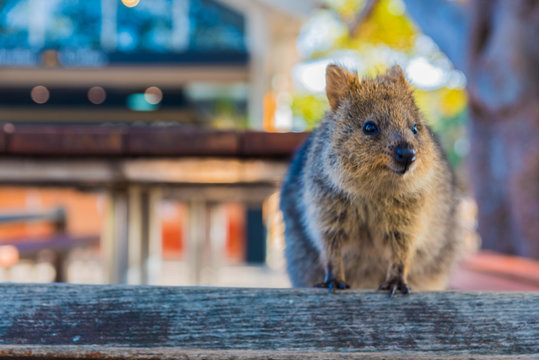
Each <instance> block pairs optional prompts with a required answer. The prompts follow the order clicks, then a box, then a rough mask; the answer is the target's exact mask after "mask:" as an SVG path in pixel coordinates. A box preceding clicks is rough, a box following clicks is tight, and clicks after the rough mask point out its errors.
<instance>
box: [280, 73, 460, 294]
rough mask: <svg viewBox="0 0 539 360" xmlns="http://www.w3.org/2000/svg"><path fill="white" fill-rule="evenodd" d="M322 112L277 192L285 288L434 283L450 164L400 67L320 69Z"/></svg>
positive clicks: (442, 279)
mask: <svg viewBox="0 0 539 360" xmlns="http://www.w3.org/2000/svg"><path fill="white" fill-rule="evenodd" d="M326 84H327V85H326V94H327V97H328V100H329V104H330V108H331V109H330V111H329V112H328V113H327V114H326V116H325V117H324V118H323V119H322V120H321V122H320V125H319V127H318V128H317V129H315V130H314V131H313V133H312V134H311V136H310V137H309V138H308V139H307V141H306V142H305V143H304V144H303V146H302V147H301V148H300V149H299V150H298V152H297V153H296V154H295V156H294V158H293V161H292V163H291V165H290V169H289V171H288V174H287V176H286V179H285V181H284V183H283V186H282V191H281V210H282V212H283V217H284V222H285V242H286V249H285V255H286V260H287V269H288V273H289V276H290V279H291V281H292V285H293V286H296V287H298V286H313V285H316V286H320V287H328V288H329V289H330V290H334V289H344V288H347V287H348V286H351V287H362V288H376V287H378V286H380V288H381V289H383V290H388V291H389V292H390V293H391V294H394V293H395V292H396V291H400V292H403V293H408V291H409V285H410V287H411V288H413V289H443V288H445V287H446V285H447V282H448V276H449V272H450V269H451V268H452V266H453V264H454V262H455V260H456V257H457V252H458V251H457V250H458V248H459V241H458V239H459V234H458V233H459V232H458V231H457V230H458V226H457V225H458V224H457V222H456V220H455V219H456V215H455V213H456V207H457V195H456V189H455V183H454V176H453V173H452V170H451V168H450V166H449V164H448V162H447V160H446V157H445V154H444V153H443V151H442V149H441V147H440V145H439V143H438V141H437V140H436V137H435V135H434V134H433V132H432V131H431V129H430V128H429V127H428V126H427V125H426V124H425V122H424V120H423V119H422V117H421V115H420V113H419V110H418V108H417V106H416V105H415V102H414V99H413V94H412V90H411V89H410V87H409V85H408V83H407V81H406V79H405V76H404V74H403V72H402V70H401V69H400V67H398V66H395V67H393V68H391V69H390V70H389V71H388V72H386V73H385V74H383V75H381V76H379V77H377V78H376V79H366V80H359V79H358V77H357V75H356V74H351V73H350V72H348V71H347V70H345V69H344V68H342V67H339V66H336V65H330V66H328V68H327V72H326Z"/></svg>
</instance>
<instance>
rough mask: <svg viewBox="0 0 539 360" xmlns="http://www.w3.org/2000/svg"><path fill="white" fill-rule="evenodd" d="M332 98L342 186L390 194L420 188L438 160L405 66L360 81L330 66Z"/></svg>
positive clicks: (333, 147)
mask: <svg viewBox="0 0 539 360" xmlns="http://www.w3.org/2000/svg"><path fill="white" fill-rule="evenodd" d="M326 94H327V97H328V100H329V104H330V107H331V110H330V114H329V121H330V122H331V127H330V128H331V132H330V144H329V146H330V148H329V154H330V155H329V156H330V159H329V161H330V162H331V163H332V165H331V171H332V172H333V176H332V177H333V178H334V180H336V182H337V183H338V184H339V185H341V186H343V187H344V188H345V189H347V190H350V191H357V190H360V191H361V190H363V191H364V190H367V191H368V190H369V189H372V190H373V191H374V190H376V189H382V190H384V191H387V190H390V189H392V188H393V189H398V188H402V186H403V185H405V186H408V187H410V186H411V185H412V183H413V182H415V183H417V184H418V185H419V184H420V183H419V182H418V180H421V177H422V176H424V175H426V174H428V173H429V171H430V170H429V168H430V167H431V166H432V163H433V157H434V156H436V155H435V151H434V148H433V138H432V134H431V133H430V130H429V129H428V128H427V126H426V124H425V122H424V120H423V119H422V117H421V115H420V113H419V110H418V108H417V106H416V104H415V102H414V98H413V94H412V89H411V88H410V86H409V84H408V82H407V81H406V78H405V76H404V73H403V71H402V69H401V68H400V67H399V66H393V67H392V68H391V69H389V70H388V71H387V72H386V73H385V74H382V75H380V76H378V77H377V78H375V79H364V80H360V79H359V78H358V76H357V74H352V73H350V72H349V71H347V70H346V69H344V68H342V67H340V66H337V65H329V66H328V67H327V70H326ZM358 187H361V188H362V189H358Z"/></svg>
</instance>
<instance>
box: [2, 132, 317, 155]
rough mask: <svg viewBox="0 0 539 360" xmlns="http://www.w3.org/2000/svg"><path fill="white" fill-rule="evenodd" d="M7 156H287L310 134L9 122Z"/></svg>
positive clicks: (4, 144) (5, 138) (4, 139)
mask: <svg viewBox="0 0 539 360" xmlns="http://www.w3.org/2000/svg"><path fill="white" fill-rule="evenodd" d="M11 127H12V131H11V132H9V133H7V132H5V131H4V130H0V153H2V152H6V156H12V157H13V156H20V155H24V156H32V157H35V156H39V157H66V156H68V157H81V156H86V157H88V156H104V155H110V156H116V157H119V156H122V157H130V156H131V157H133V156H151V157H156V156H163V157H165V156H220V157H223V156H225V157H232V156H235V157H258V158H288V157H291V156H292V154H293V153H294V151H295V150H296V149H297V148H298V147H299V146H300V145H301V143H302V142H303V141H304V140H305V138H306V137H307V136H308V135H309V133H306V132H305V133H297V132H288V133H268V132H263V131H218V130H209V129H200V128H189V127H185V126H167V127H158V126H119V125H118V126H99V125H70V126H65V125H35V124H34V125H29V124H17V125H16V126H13V125H11Z"/></svg>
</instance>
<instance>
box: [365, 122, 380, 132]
mask: <svg viewBox="0 0 539 360" xmlns="http://www.w3.org/2000/svg"><path fill="white" fill-rule="evenodd" d="M379 132H380V131H379V130H378V126H376V124H375V123H374V122H373V121H367V122H365V124H363V133H364V134H365V135H376V134H378V133H379Z"/></svg>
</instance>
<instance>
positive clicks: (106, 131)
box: [7, 125, 126, 156]
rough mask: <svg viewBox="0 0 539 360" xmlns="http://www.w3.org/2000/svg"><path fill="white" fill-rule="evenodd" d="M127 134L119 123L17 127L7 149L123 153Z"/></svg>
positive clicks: (39, 152) (46, 152) (35, 152)
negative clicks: (100, 125) (109, 124)
mask: <svg viewBox="0 0 539 360" xmlns="http://www.w3.org/2000/svg"><path fill="white" fill-rule="evenodd" d="M125 136H126V130H125V128H124V127H118V126H116V127H99V126H52V125H42V126H35V125H34V126H16V127H15V130H14V131H13V133H11V134H9V142H8V148H7V151H8V152H9V153H10V154H24V155H34V156H47V155H48V156H51V155H55V156H73V155H121V154H122V153H123V148H124V142H125V139H124V137H125Z"/></svg>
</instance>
